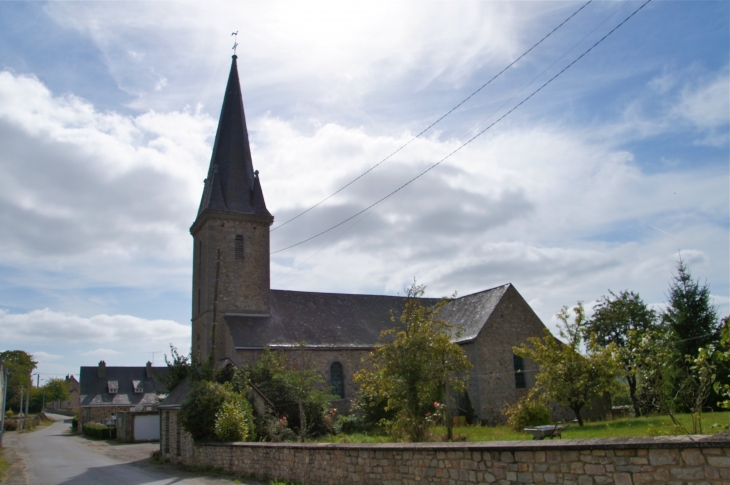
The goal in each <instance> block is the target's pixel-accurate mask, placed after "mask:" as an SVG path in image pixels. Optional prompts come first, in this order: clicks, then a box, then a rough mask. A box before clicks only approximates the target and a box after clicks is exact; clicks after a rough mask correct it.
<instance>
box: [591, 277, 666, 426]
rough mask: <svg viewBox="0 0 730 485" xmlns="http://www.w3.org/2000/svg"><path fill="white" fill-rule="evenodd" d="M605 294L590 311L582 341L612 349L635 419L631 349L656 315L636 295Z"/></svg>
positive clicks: (634, 359) (635, 363)
mask: <svg viewBox="0 0 730 485" xmlns="http://www.w3.org/2000/svg"><path fill="white" fill-rule="evenodd" d="M609 293H610V295H611V296H609V297H607V296H604V297H602V298H601V299H600V300H599V301H598V303H597V304H596V305H595V306H594V307H593V312H594V313H593V317H592V318H591V319H590V320H588V321H587V322H586V325H585V335H584V340H586V341H589V340H590V338H591V335H593V336H594V337H595V339H596V343H597V344H598V345H599V346H604V347H605V346H607V345H609V344H611V343H613V344H615V345H616V348H617V354H618V359H619V363H620V364H621V366H622V367H623V374H624V378H625V379H626V383H627V384H628V386H629V396H630V398H631V403H632V405H633V407H634V414H635V415H636V416H639V415H640V413H641V406H640V405H639V401H638V398H637V396H636V372H637V368H638V366H639V364H640V363H639V360H638V355H637V354H636V352H634V351H633V349H634V348H635V347H636V345H637V343H638V342H636V338H640V336H641V335H642V334H643V333H644V332H646V331H648V330H649V329H651V328H652V327H654V326H655V325H656V324H657V314H656V312H655V311H654V310H651V309H650V308H649V307H647V306H646V304H645V303H644V302H643V301H642V299H641V297H640V296H639V295H638V294H637V293H634V292H631V291H626V290H624V291H622V292H620V293H619V294H618V295H616V294H615V293H614V292H612V291H610V290H609Z"/></svg>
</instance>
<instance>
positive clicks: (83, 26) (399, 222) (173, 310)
mask: <svg viewBox="0 0 730 485" xmlns="http://www.w3.org/2000/svg"><path fill="white" fill-rule="evenodd" d="M642 3H643V2H640V1H633V0H630V1H608V0H600V1H599V0H596V1H593V2H589V4H588V5H586V6H585V7H584V8H583V9H582V10H581V11H580V12H579V13H577V14H576V15H575V16H574V17H573V18H571V19H570V20H569V21H568V22H567V23H565V25H563V26H562V27H561V28H559V29H558V30H556V31H555V32H554V33H553V34H552V35H550V36H549V37H548V38H547V39H546V40H544V41H543V42H542V43H540V44H539V45H538V46H537V47H535V48H534V49H533V50H532V51H530V52H529V53H528V54H527V55H526V56H524V57H523V58H521V59H519V61H518V62H516V63H514V65H512V66H511V67H510V68H509V69H507V70H506V71H505V72H504V73H503V74H501V75H500V76H498V77H497V78H496V79H494V81H492V82H491V83H489V84H488V85H487V86H486V87H484V88H483V89H482V90H480V91H479V92H478V93H477V94H475V95H474V96H473V97H471V98H470V99H469V100H468V101H466V102H465V103H464V104H463V105H461V106H460V107H459V108H458V109H456V110H454V111H453V112H452V113H451V114H450V115H449V116H447V117H446V118H444V119H443V120H441V121H440V122H438V123H437V124H436V125H435V126H433V127H432V128H431V129H429V130H428V131H426V132H425V133H423V134H422V135H421V136H420V137H418V138H417V139H415V141H412V142H411V143H410V144H408V145H407V146H406V147H405V148H403V149H402V150H401V151H399V152H398V153H397V154H396V155H394V156H392V157H390V158H388V159H387V160H386V161H385V162H383V163H382V164H380V165H378V166H377V167H376V168H375V169H373V170H372V171H371V172H369V173H368V174H367V175H365V176H364V177H362V178H360V179H358V180H357V181H356V182H355V183H353V184H352V185H351V186H349V187H347V188H346V189H345V190H343V191H342V192H340V193H338V194H337V195H335V196H333V197H331V198H330V199H328V200H327V201H326V202H324V203H323V204H321V205H320V206H318V207H317V208H315V209H313V210H311V211H310V212H308V213H307V214H305V215H303V216H302V217H300V218H298V219H296V220H295V221H292V222H290V223H288V224H286V225H283V226H281V227H279V226H280V224H282V223H284V222H286V221H288V220H289V219H291V218H292V217H294V216H296V215H297V214H299V213H301V212H302V211H304V210H306V209H308V208H309V207H311V206H312V205H314V204H316V203H318V202H320V201H321V200H323V199H324V198H326V197H328V196H329V195H331V194H332V193H334V192H335V191H337V190H338V189H339V188H341V187H342V186H344V185H345V184H347V183H349V182H350V181H352V180H353V179H354V178H356V177H357V176H359V175H360V174H362V173H363V172H365V171H366V170H368V169H369V168H371V167H373V166H374V165H376V164H378V163H379V162H381V161H382V160H384V159H386V157H388V156H389V155H390V154H392V153H393V152H394V151H396V150H397V149H398V148H400V147H401V146H403V145H404V144H406V143H408V142H409V141H411V140H413V138H414V137H415V136H416V135H418V134H419V133H421V131H422V130H424V129H425V128H427V127H428V126H429V125H431V124H432V123H434V122H435V121H436V120H438V119H439V118H440V117H441V116H442V115H444V114H445V113H447V112H449V110H451V109H452V108H453V107H455V106H456V105H458V104H459V103H460V102H462V101H463V100H464V99H465V98H467V97H468V96H469V95H470V94H472V93H473V92H474V91H476V90H477V89H478V88H479V87H480V86H482V85H484V84H485V83H487V82H488V81H489V80H490V79H492V78H493V77H494V76H495V75H496V74H498V73H499V72H500V71H502V70H503V69H504V68H505V67H507V66H508V65H510V64H511V63H512V62H514V61H515V60H517V59H518V58H520V56H521V55H522V54H524V53H525V52H526V51H527V50H528V49H530V48H531V47H532V46H533V45H534V44H535V43H537V42H538V41H539V40H540V39H542V38H543V37H545V36H546V35H547V34H548V33H550V32H551V31H552V30H553V29H554V28H555V27H557V26H558V25H559V24H560V23H561V22H563V21H564V20H565V19H567V18H568V17H570V16H571V15H572V14H573V13H575V12H576V11H577V10H578V9H579V8H581V6H583V5H584V4H585V2H554V1H537V2H527V1H512V2H496V1H440V2H436V1H417V2H416V1H391V0H389V1H372V0H370V1H362V2H359V1H353V2H339V1H336V2H312V1H302V0H297V1H281V2H277V1H267V2H230V3H225V2H185V3H178V2H152V1H147V2H114V1H109V2H12V1H0V147H1V149H0V173H1V174H2V175H0V224H1V227H2V231H0V350H14V349H21V350H25V351H27V352H29V353H32V354H33V355H34V356H35V358H36V360H37V361H38V362H39V366H38V369H37V372H39V373H40V374H41V382H42V381H45V380H47V379H48V378H51V377H63V376H65V375H66V374H69V373H70V374H78V372H79V367H80V366H84V365H96V364H97V363H98V361H99V360H102V359H103V360H105V361H106V363H107V365H144V363H145V362H147V361H148V360H153V359H154V363H155V365H164V359H163V353H167V354H169V346H170V345H171V344H172V345H174V346H176V347H177V348H178V349H180V350H181V351H183V352H187V351H188V350H189V348H190V318H191V293H192V291H191V286H192V238H191V236H190V233H189V228H190V225H191V224H192V222H193V220H194V218H195V216H196V212H197V207H198V204H199V202H200V196H201V194H202V190H203V179H204V178H205V176H206V173H207V168H208V164H209V161H210V155H211V150H212V144H213V139H214V136H215V130H216V126H217V122H218V116H219V113H220V106H221V103H222V98H223V93H224V88H225V84H226V80H227V75H228V70H229V69H230V62H231V57H230V56H231V54H232V50H231V48H232V45H233V42H234V40H237V42H238V47H237V51H236V53H237V55H238V66H239V75H240V78H241V89H242V93H243V99H244V105H245V109H246V117H247V122H248V128H249V135H250V139H251V150H252V156H253V163H254V168H256V169H257V170H259V171H260V177H261V181H262V186H263V190H264V194H265V198H266V202H267V206H268V208H269V210H270V211H271V212H272V214H274V216H275V222H274V225H273V228H272V229H273V232H272V233H271V250H272V252H276V253H275V254H273V255H272V257H271V279H272V287H273V288H278V289H289V290H301V291H321V292H340V293H367V294H387V295H397V294H403V289H404V288H405V287H406V286H408V285H409V283H410V282H412V281H413V279H414V278H415V279H417V281H418V282H419V283H423V284H425V285H427V287H428V289H427V296H430V297H439V296H445V295H451V294H453V293H454V292H457V294H458V295H467V294H470V293H473V292H477V291H481V290H485V289H488V288H492V287H495V286H499V285H503V284H505V283H512V284H513V285H514V286H515V287H516V289H517V290H518V291H519V292H520V294H521V295H522V296H523V297H524V298H525V299H526V300H527V301H528V303H529V304H530V305H531V306H532V308H533V309H534V310H535V312H536V313H537V314H538V316H539V317H540V318H541V319H542V321H543V322H544V323H545V324H546V325H547V326H548V327H549V328H551V329H555V324H556V318H555V314H556V313H557V312H558V311H559V310H560V308H561V307H562V306H563V305H575V304H576V302H578V301H582V302H584V304H585V305H586V306H588V307H589V308H591V307H592V306H593V305H594V304H595V303H596V301H598V300H599V299H600V298H601V297H602V296H604V295H608V292H609V291H614V292H618V291H621V290H631V291H635V292H638V293H639V294H640V295H641V297H642V298H643V299H644V301H645V302H646V303H647V304H649V305H651V306H652V307H654V308H656V309H658V310H661V309H662V308H663V306H664V305H665V302H666V299H667V292H668V287H669V282H670V280H671V278H672V276H673V274H675V270H676V265H677V261H678V258H679V257H680V255H681V258H682V259H683V260H684V261H685V262H686V263H687V265H688V266H689V268H690V270H691V272H692V274H693V275H694V277H695V278H697V279H698V280H699V281H701V282H702V283H703V284H707V285H708V286H709V287H710V289H711V292H712V297H713V304H714V305H715V306H716V308H717V310H718V312H719V314H720V315H723V316H724V315H727V314H730V297H729V293H730V261H729V256H730V145H729V140H730V136H729V135H730V126H729V123H728V118H729V114H728V113H729V112H730V101H729V98H730V94H729V93H730V78H729V75H730V45H729V42H730V41H729V39H730V35H729V34H730V32H729V30H730V29H729V25H730V3H729V2H727V1H718V2H714V1H686V2H685V1H671V0H654V1H652V2H651V3H649V4H648V5H647V6H645V7H644V8H643V9H641V10H640V11H639V12H638V13H636V14H635V15H634V16H633V17H632V18H631V19H629V20H628V21H627V22H626V23H625V24H623V25H622V26H620V27H619V28H618V29H617V30H615V32H613V33H612V34H611V35H609V36H608V37H607V38H606V39H605V40H603V41H602V42H601V43H600V44H599V45H597V46H596V47H595V48H593V49H592V50H591V51H590V52H588V53H587V54H585V55H584V56H583V57H582V58H580V59H579V60H577V61H576V59H578V58H579V56H581V55H582V54H583V53H584V52H585V51H587V50H588V49H589V48H590V47H591V46H593V45H594V44H595V43H596V42H598V41H599V40H600V39H601V38H602V37H604V36H605V35H606V34H608V33H609V32H610V31H611V30H612V29H614V28H615V27H617V26H618V25H619V24H620V23H621V22H622V21H623V20H624V19H626V18H627V17H629V15H631V13H632V12H634V11H635V10H636V9H638V8H639V7H640V6H641V5H642ZM234 31H237V32H238V35H237V37H236V38H235V39H234V37H232V36H231V32H234ZM574 61H576V62H575V63H574V64H573V65H572V66H570V67H569V68H568V69H567V70H565V71H564V72H563V73H562V74H560V75H559V76H558V77H557V78H555V79H554V80H553V81H552V82H550V83H549V84H547V85H546V86H545V87H544V88H542V89H540V90H539V91H538V92H537V93H536V94H534V95H533V96H531V97H529V96H530V95H531V94H532V93H533V92H535V91H536V90H538V89H539V88H540V87H541V86H543V85H544V84H545V83H546V82H547V81H548V80H550V79H551V78H553V77H554V76H555V75H556V74H558V73H560V71H561V70H563V69H564V68H566V67H567V66H569V65H570V64H571V63H573V62H574ZM528 97H529V99H527V100H526V101H525V99H526V98H528ZM523 101H524V102H523ZM520 103H522V104H520ZM515 107H516V109H514V110H513V111H511V110H512V109H513V108H515ZM505 114H506V116H504V117H503V115H505ZM502 117H503V118H502ZM495 121H497V122H496V123H494V122H495ZM493 123H494V124H493ZM490 126H491V127H490ZM486 128H488V129H487V130H486V131H485V132H484V133H483V134H481V135H480V136H478V137H477V138H475V139H474V140H473V141H471V142H470V143H469V144H468V145H466V146H464V147H463V148H461V149H459V148H460V147H462V145H464V143H465V142H466V141H467V140H469V139H470V138H472V137H473V136H474V135H476V134H477V133H479V132H481V131H482V130H484V129H486ZM457 149H459V151H457V152H456V153H455V154H454V155H452V156H450V157H448V158H446V159H445V160H444V161H443V162H442V163H440V164H439V165H437V166H436V167H435V168H433V169H432V170H430V171H428V172H427V173H426V174H425V175H423V176H422V177H420V178H418V179H417V180H416V181H414V182H413V183H411V184H409V185H408V186H406V187H405V188H403V189H402V190H400V191H399V192H398V193H396V194H395V195H393V196H392V197H389V198H388V199H386V200H385V201H383V202H382V203H380V204H378V205H376V206H375V207H374V208H372V209H371V210H369V211H367V212H364V213H363V214H361V215H360V216H357V217H355V218H353V219H351V220H350V221H348V222H346V223H344V224H342V225H341V226H338V227H337V228H335V229H334V230H332V231H330V232H327V233H326V234H324V235H322V236H320V237H317V238H314V239H312V240H311V241H309V242H306V243H304V244H300V245H298V246H296V247H293V248H291V249H287V250H284V251H280V252H277V251H279V250H280V249H283V248H286V247H288V246H291V245H293V244H296V243H298V242H300V241H303V240H305V239H307V238H309V237H311V236H313V235H315V234H317V233H319V232H321V231H323V230H325V229H327V228H329V227H331V226H334V225H335V224H338V223H340V222H342V221H343V220H346V219H347V218H349V217H351V216H352V215H354V214H356V213H358V212H360V211H361V210H363V209H364V208H366V207H368V206H370V205H371V204H373V203H375V202H377V201H378V200H380V199H381V198H382V197H384V196H385V195H387V194H389V193H390V192H392V191H393V190H395V189H396V188H398V187H399V186H401V185H403V184H404V183H406V182H407V181H408V180H410V179H411V178H413V177H415V176H416V175H418V174H419V173H421V172H422V171H424V170H426V169H427V168H428V167H430V166H431V165H433V164H435V163H437V162H439V161H440V160H442V159H444V158H445V157H447V156H448V155H449V154H450V153H451V152H453V151H454V150H457Z"/></svg>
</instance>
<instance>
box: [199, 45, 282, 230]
mask: <svg viewBox="0 0 730 485" xmlns="http://www.w3.org/2000/svg"><path fill="white" fill-rule="evenodd" d="M236 59H237V56H235V55H234V56H233V61H232V62H231V72H230V74H229V75H228V84H227V86H226V93H225V96H224V97H223V106H222V107H221V116H220V119H219V121H218V131H217V132H216V135H215V143H214V145H213V155H212V157H211V159H210V167H209V169H208V177H207V178H206V179H205V187H204V189H203V197H202V199H201V201H200V208H199V209H198V216H200V215H201V214H202V213H203V212H205V211H206V210H215V211H225V212H237V213H242V214H256V215H261V216H267V217H271V214H270V213H269V211H268V210H267V209H266V202H265V201H264V193H263V191H262V190H261V183H260V180H259V177H258V172H254V169H253V162H252V161H251V147H250V145H249V141H248V129H247V127H246V115H245V113H244V110H243V98H242V96H241V84H240V82H239V79H238V68H237V65H236Z"/></svg>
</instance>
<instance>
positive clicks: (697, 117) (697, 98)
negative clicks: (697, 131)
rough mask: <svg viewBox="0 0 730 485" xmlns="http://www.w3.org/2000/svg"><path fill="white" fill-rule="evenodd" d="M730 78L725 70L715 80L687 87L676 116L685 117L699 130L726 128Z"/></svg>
mask: <svg viewBox="0 0 730 485" xmlns="http://www.w3.org/2000/svg"><path fill="white" fill-rule="evenodd" d="M728 86H730V78H729V77H728V70H727V69H725V70H724V71H723V72H721V73H719V74H718V75H717V76H716V77H714V78H713V79H710V80H707V81H705V82H702V83H698V85H696V86H692V87H686V88H685V89H684V90H683V91H682V95H681V98H680V100H679V103H678V105H677V106H676V107H675V109H674V113H675V115H676V116H681V117H684V118H686V119H688V120H690V121H691V122H692V123H694V124H695V125H697V126H698V127H699V128H704V129H711V128H719V127H723V126H726V125H727V124H728V119H729V117H730V92H728Z"/></svg>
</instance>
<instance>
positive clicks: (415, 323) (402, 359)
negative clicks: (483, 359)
mask: <svg viewBox="0 0 730 485" xmlns="http://www.w3.org/2000/svg"><path fill="white" fill-rule="evenodd" d="M424 291H425V286H423V285H418V284H416V283H415V282H414V283H413V285H411V287H409V288H407V289H406V300H405V304H404V306H403V311H402V313H401V315H400V326H399V327H396V328H393V329H390V330H386V331H384V332H382V333H381V334H380V343H379V344H378V346H377V347H376V349H375V351H374V352H371V353H370V356H369V358H368V360H369V362H370V366H371V368H370V369H369V370H368V369H363V370H360V371H358V372H357V373H356V374H355V381H356V382H357V383H358V384H359V385H360V386H361V392H364V393H365V394H367V395H369V396H373V395H379V396H380V397H381V400H382V401H384V402H386V406H385V409H384V411H385V412H389V411H391V412H393V413H394V414H395V417H394V418H393V419H392V420H389V421H386V422H384V423H383V424H385V425H386V429H388V430H389V432H391V433H393V434H401V435H403V436H404V437H405V438H407V439H409V440H411V441H422V440H423V439H424V438H425V437H426V435H427V427H428V420H427V418H428V415H429V414H431V413H433V412H434V411H435V409H434V404H435V403H437V402H443V401H444V399H445V398H447V397H449V396H450V394H451V393H452V392H453V393H456V394H458V393H461V392H462V391H464V390H465V388H466V384H465V380H464V379H465V378H466V376H467V375H468V372H469V369H470V368H471V363H470V362H469V360H468V359H467V357H466V354H465V353H464V350H463V349H462V348H461V347H460V346H459V345H458V344H456V343H454V342H453V341H452V333H453V332H454V331H455V328H454V326H453V325H451V324H449V323H447V322H445V321H443V320H441V319H439V318H438V313H439V310H440V309H441V307H442V306H443V305H445V304H446V303H447V302H448V300H446V299H442V300H441V301H440V302H439V303H437V304H436V305H434V306H433V307H430V306H424V305H423V304H422V303H421V301H420V299H419V297H421V296H422V295H423V293H424ZM391 319H392V320H393V321H394V322H395V320H396V319H395V315H394V314H392V312H391ZM456 333H457V334H458V332H456ZM436 407H437V408H438V405H437V406H436ZM446 420H447V424H448V421H449V419H448V416H447V417H446Z"/></svg>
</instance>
